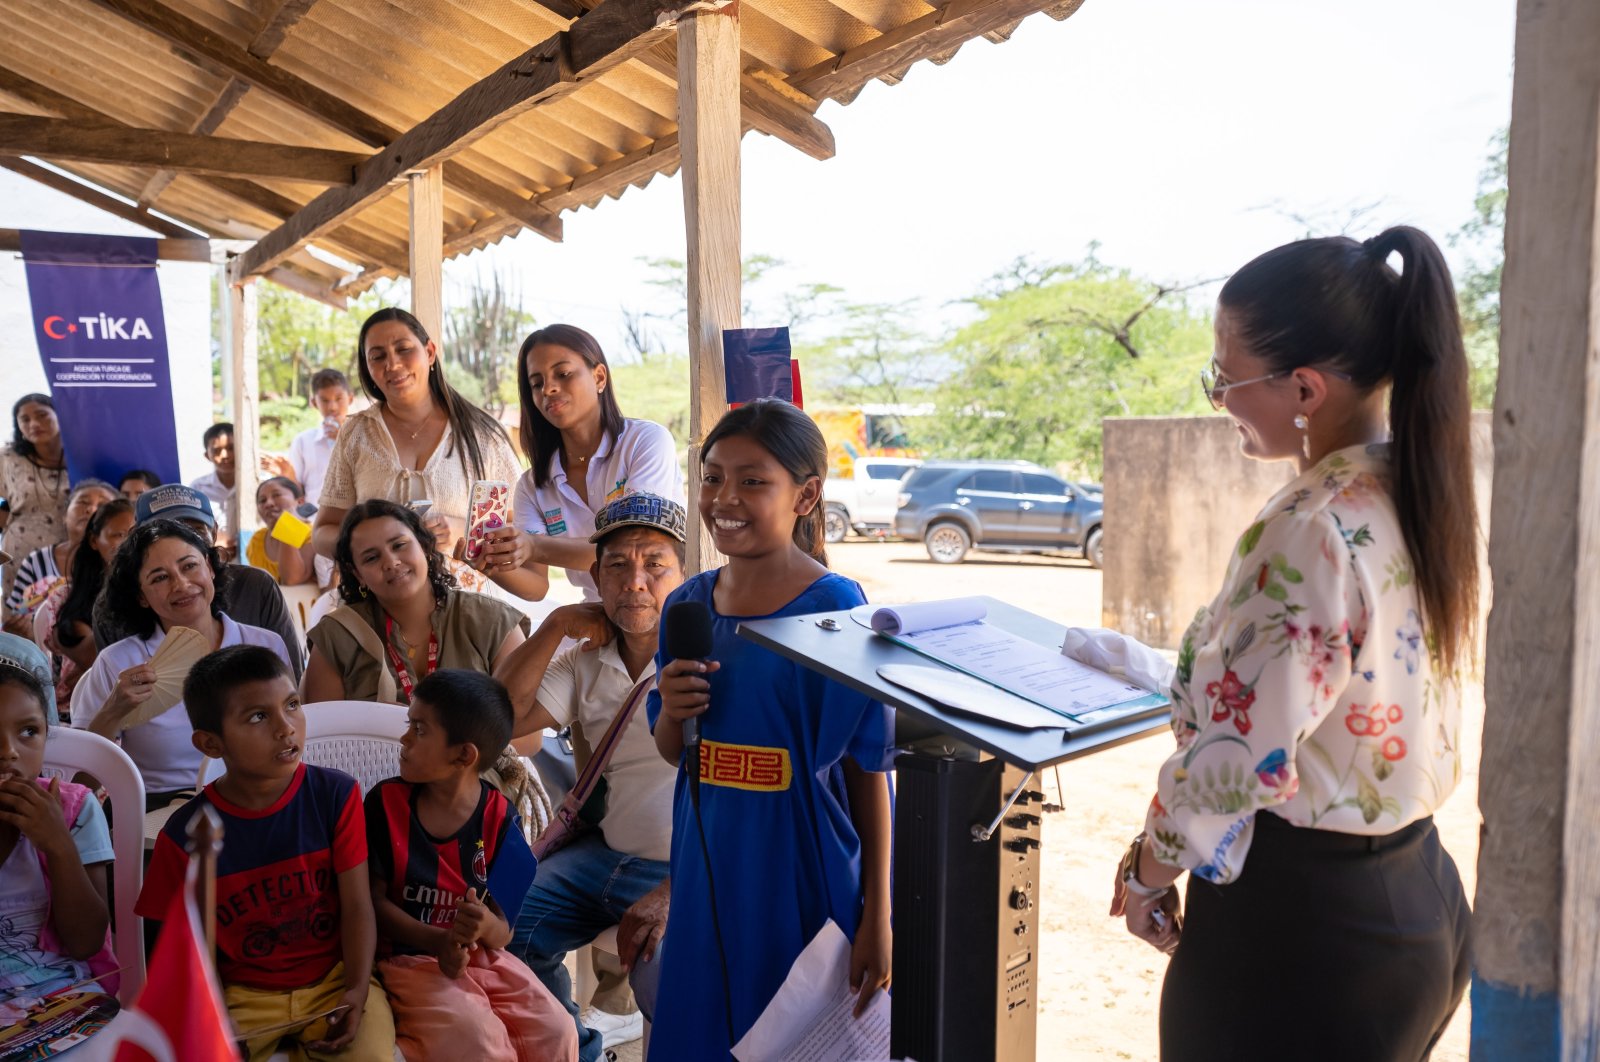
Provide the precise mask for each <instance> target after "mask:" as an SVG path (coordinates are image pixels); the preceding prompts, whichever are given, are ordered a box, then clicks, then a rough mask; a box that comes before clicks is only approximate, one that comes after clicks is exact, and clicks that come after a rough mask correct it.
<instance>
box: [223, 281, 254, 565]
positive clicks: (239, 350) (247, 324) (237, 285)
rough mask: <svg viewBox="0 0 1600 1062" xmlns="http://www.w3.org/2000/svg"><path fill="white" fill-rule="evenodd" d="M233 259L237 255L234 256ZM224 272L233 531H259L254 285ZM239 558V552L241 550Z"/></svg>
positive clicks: (252, 282)
mask: <svg viewBox="0 0 1600 1062" xmlns="http://www.w3.org/2000/svg"><path fill="white" fill-rule="evenodd" d="M235 263H237V259H235ZM237 274H238V270H237V269H236V268H230V269H229V273H228V281H229V283H228V297H229V310H230V312H229V314H228V318H229V323H230V328H229V336H228V340H229V348H230V354H231V357H230V360H231V361H232V363H233V467H234V483H235V484H236V485H237V489H236V490H235V492H234V504H235V505H236V506H237V507H238V512H237V513H235V514H234V522H233V528H234V534H235V536H236V539H235V540H236V541H237V536H238V535H239V534H240V533H241V532H244V531H247V530H249V531H260V530H261V529H260V528H259V527H258V526H257V521H256V487H257V486H258V485H260V482H261V403H260V391H261V369H260V363H259V362H258V361H257V358H256V319H257V313H256V285H255V279H254V278H253V277H241V276H238V275H237ZM240 559H241V561H242V560H243V556H242V554H241V558H240Z"/></svg>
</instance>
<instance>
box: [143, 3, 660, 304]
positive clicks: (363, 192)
mask: <svg viewBox="0 0 1600 1062" xmlns="http://www.w3.org/2000/svg"><path fill="white" fill-rule="evenodd" d="M118 2H126V0H118ZM668 14H669V15H670V12H669V13H668ZM672 32H673V20H672V19H671V18H670V17H663V12H662V11H661V8H660V3H659V0H606V2H605V3H602V4H601V5H600V6H599V7H597V8H595V9H594V10H593V11H591V12H589V13H588V14H586V15H584V16H583V17H582V18H580V19H578V21H576V22H574V23H573V24H572V28H571V29H568V30H564V31H562V32H559V33H557V34H555V35H554V36H552V37H550V38H549V39H548V40H545V41H543V42H541V43H540V44H537V45H535V46H534V47H533V48H531V49H529V50H528V51H526V52H524V53H523V54H522V55H519V56H517V57H516V58H515V59H512V60H511V61H510V62H508V63H506V64H505V65H503V66H502V67H501V68H500V69H499V70H497V71H495V72H494V73H493V74H490V75H489V76H488V77H486V78H484V79H483V80H481V81H479V82H478V83H477V84H475V85H473V86H472V87H471V88H469V89H467V90H466V91H465V92H463V93H461V94H460V95H459V96H457V97H456V98H455V99H453V100H451V101H450V102H449V103H448V104H446V105H445V106H444V107H442V108H441V109H439V110H438V111H436V112H434V113H433V114H432V115H431V116H429V117H428V118H426V119H425V120H423V121H422V122H420V123H418V125H417V126H416V127H415V128H413V129H412V130H411V131H410V132H408V133H406V134H405V135H404V136H402V137H400V138H399V139H398V140H396V141H395V142H394V143H393V144H390V145H389V147H387V148H386V149H384V150H383V151H381V152H379V153H378V154H377V155H376V156H375V157H374V158H373V159H372V161H371V162H369V163H368V164H367V165H366V166H363V167H362V170H361V174H360V176H359V177H358V178H357V180H356V183H355V184H354V185H353V186H351V187H349V188H333V189H329V190H328V191H326V192H324V193H323V194H321V195H319V196H318V197H317V198H316V199H313V200H312V201H311V202H310V203H308V204H306V207H305V208H304V209H303V210H301V211H300V212H299V213H298V214H296V215H295V216H294V217H292V218H290V219H289V220H288V221H287V222H285V223H284V225H282V226H281V227H280V228H278V229H277V230H276V231H274V232H271V233H268V234H267V235H266V236H265V237H263V238H262V239H261V241H260V242H258V243H257V244H256V246H255V247H254V248H252V249H251V250H250V251H248V252H246V253H245V254H244V255H242V256H241V257H240V263H239V266H240V274H239V275H241V276H250V275H253V274H256V273H260V272H262V271H264V270H266V269H268V268H270V267H271V266H272V265H274V264H275V263H277V262H279V261H281V260H282V259H283V258H284V257H285V256H287V255H289V254H290V253H292V252H293V251H294V250H295V249H296V248H298V247H299V246H301V245H302V244H304V243H305V242H306V241H308V240H311V239H314V238H315V237H316V235H317V233H319V232H321V231H322V230H324V229H325V228H327V227H329V226H332V225H337V224H339V223H340V222H341V221H343V220H345V219H347V218H349V217H352V216H353V215H355V214H356V213H357V212H359V211H360V210H361V209H362V208H363V207H365V206H366V205H367V204H368V203H371V202H373V201H374V200H376V199H377V198H379V197H381V196H382V195H384V194H386V193H387V191H388V188H389V183H390V182H391V181H394V180H396V179H398V178H399V177H401V176H403V175H404V174H405V173H407V172H408V171H410V170H414V169H419V168H423V167H427V166H431V165H434V164H435V163H439V162H443V161H444V160H445V159H447V158H448V157H449V156H451V155H453V154H455V153H456V152H458V151H461V150H462V149H463V148H465V147H467V146H468V145H469V144H471V143H472V142H473V141H475V140H477V139H478V138H480V137H482V136H484V135H486V134H488V133H490V132H492V131H493V130H495V129H497V128H499V127H500V126H501V125H503V124H504V123H506V122H508V121H511V120H512V119H514V118H516V117H517V116H518V115H520V114H523V113H526V112H527V111H529V110H531V109H532V108H534V107H536V106H538V105H539V104H541V103H546V102H548V101H550V100H553V99H557V98H560V97H562V96H564V95H566V94H568V93H570V92H571V91H573V90H574V89H575V88H577V87H578V85H579V84H581V83H583V82H586V81H590V80H593V79H594V78H596V77H599V76H600V75H601V74H603V73H605V72H606V71H607V70H610V69H611V68H613V67H615V66H617V65H618V64H620V63H623V62H626V61H627V60H628V59H630V58H632V57H634V56H636V55H638V54H639V53H640V52H642V51H643V50H644V49H646V48H650V47H652V46H653V45H655V44H657V43H659V42H660V41H662V40H663V39H665V38H666V36H667V35H669V34H670V33H672Z"/></svg>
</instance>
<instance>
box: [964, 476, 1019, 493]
mask: <svg viewBox="0 0 1600 1062" xmlns="http://www.w3.org/2000/svg"><path fill="white" fill-rule="evenodd" d="M961 489H962V490H985V491H999V492H1001V493H1005V494H1015V493H1016V492H1017V474H1016V473H1015V472H1010V471H1005V472H1001V471H998V470H996V471H989V470H985V471H982V472H974V473H973V474H972V475H971V476H970V477H968V479H967V481H966V482H965V483H963V484H962V485H961Z"/></svg>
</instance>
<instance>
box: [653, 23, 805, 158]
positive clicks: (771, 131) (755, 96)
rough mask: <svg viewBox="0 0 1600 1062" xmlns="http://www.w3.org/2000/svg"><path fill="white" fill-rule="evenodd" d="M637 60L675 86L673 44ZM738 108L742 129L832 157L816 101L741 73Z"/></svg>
mask: <svg viewBox="0 0 1600 1062" xmlns="http://www.w3.org/2000/svg"><path fill="white" fill-rule="evenodd" d="M639 61H640V62H641V63H643V64H644V65H645V66H648V67H649V68H650V69H652V70H654V71H656V72H657V73H661V74H665V75H667V76H668V77H669V78H671V79H672V80H673V83H674V84H676V83H677V77H678V43H677V41H675V40H668V41H663V42H662V43H661V44H659V45H657V46H656V47H654V48H651V49H650V50H649V51H647V52H645V53H644V54H643V55H641V56H639ZM802 101H803V102H802ZM739 106H740V114H741V116H742V117H743V120H744V128H745V130H747V131H748V130H751V129H754V130H756V131H757V132H760V133H765V134H767V135H768V136H774V137H777V138H778V139H779V140H782V141H783V142H784V143H786V144H788V145H789V146H790V147H793V148H797V149H798V150H800V151H802V152H804V153H805V154H807V155H810V156H811V157H812V158H814V159H821V160H826V159H831V158H833V156H834V154H835V148H834V143H833V130H831V129H829V128H828V127H827V125H826V124H824V123H823V122H821V121H818V120H817V117H816V113H815V112H816V109H817V107H818V102H817V101H816V100H814V99H811V98H810V97H808V96H805V95H804V94H802V93H800V92H791V93H785V92H783V91H782V90H780V89H778V88H776V87H774V86H772V85H770V84H768V83H767V82H765V81H762V80H760V79H758V78H756V77H755V76H753V75H751V74H744V75H742V76H741V77H740V79H739Z"/></svg>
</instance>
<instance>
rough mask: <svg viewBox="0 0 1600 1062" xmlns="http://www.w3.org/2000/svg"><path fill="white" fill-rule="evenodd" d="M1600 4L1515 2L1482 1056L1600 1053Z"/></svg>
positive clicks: (1484, 867) (1509, 1060) (1477, 932)
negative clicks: (1598, 812) (1599, 763)
mask: <svg viewBox="0 0 1600 1062" xmlns="http://www.w3.org/2000/svg"><path fill="white" fill-rule="evenodd" d="M1597 54H1600V6H1597V5H1596V4H1595V3H1594V2H1593V0H1521V3H1520V4H1519V5H1518V11H1517V39H1516V74H1515V81H1514V83H1513V90H1512V107H1511V150H1510V159H1509V187H1510V189H1511V195H1510V199H1509V201H1508V208H1507V215H1506V258H1505V275H1504V278H1503V281H1502V286H1501V298H1500V303H1501V326H1500V380H1499V386H1498V388H1497V391H1496V395H1495V409H1494V448H1495V471H1494V497H1493V508H1492V518H1491V526H1492V534H1491V535H1490V538H1489V565H1490V570H1491V572H1492V574H1493V579H1494V608H1493V611H1492V612H1491V613H1490V614H1489V629H1488V635H1489V637H1488V665H1487V669H1486V672H1485V697H1486V700H1487V711H1486V714H1485V718H1484V726H1483V763H1482V770H1481V773H1480V780H1479V796H1478V802H1479V806H1480V807H1481V809H1482V811H1483V840H1482V844H1481V846H1480V848H1479V856H1478V889H1477V901H1476V904H1475V907H1476V910H1477V924H1476V927H1475V929H1474V937H1475V942H1474V943H1475V950H1476V953H1477V970H1476V973H1475V976H1474V981H1473V987H1472V1058H1473V1060H1474V1062H1488V1060H1493V1062H1523V1060H1532V1059H1538V1060H1541V1062H1543V1060H1554V1059H1561V1060H1562V1062H1576V1060H1578V1059H1594V1058H1596V1057H1597V1056H1600V835H1597V834H1596V833H1595V830H1594V825H1593V823H1594V818H1593V816H1594V809H1595V807H1596V806H1597V804H1600V771H1597V770H1596V767H1595V761H1596V757H1597V755H1600V694H1597V691H1600V355H1597V351H1600V224H1597V217H1596V212H1597V206H1596V204H1597V196H1600V163H1597V151H1600V66H1597V65H1596V64H1595V61H1594V57H1595V55H1597Z"/></svg>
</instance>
